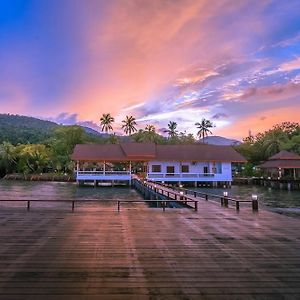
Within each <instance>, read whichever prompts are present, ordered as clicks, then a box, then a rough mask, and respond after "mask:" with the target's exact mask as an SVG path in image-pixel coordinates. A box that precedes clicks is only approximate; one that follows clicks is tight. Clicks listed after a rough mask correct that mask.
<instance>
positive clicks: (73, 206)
mask: <svg viewBox="0 0 300 300" xmlns="http://www.w3.org/2000/svg"><path fill="white" fill-rule="evenodd" d="M74 209H75V201H74V200H73V201H72V212H74Z"/></svg>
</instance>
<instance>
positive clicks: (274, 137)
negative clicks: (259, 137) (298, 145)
mask: <svg viewBox="0 0 300 300" xmlns="http://www.w3.org/2000/svg"><path fill="white" fill-rule="evenodd" d="M287 141H288V137H287V134H286V133H284V132H282V131H281V130H273V131H271V132H270V133H269V134H268V135H267V136H266V139H265V140H264V141H263V148H264V153H265V155H266V156H267V157H270V156H272V155H274V154H276V153H278V152H279V151H281V150H282V149H283V145H284V144H285V143H286V142H287Z"/></svg>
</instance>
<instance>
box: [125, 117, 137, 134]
mask: <svg viewBox="0 0 300 300" xmlns="http://www.w3.org/2000/svg"><path fill="white" fill-rule="evenodd" d="M122 123H124V124H123V125H122V129H123V130H124V132H125V133H126V134H128V135H131V134H132V133H133V132H135V131H137V129H136V127H135V125H136V121H135V118H134V117H133V116H126V118H125V120H123V121H122Z"/></svg>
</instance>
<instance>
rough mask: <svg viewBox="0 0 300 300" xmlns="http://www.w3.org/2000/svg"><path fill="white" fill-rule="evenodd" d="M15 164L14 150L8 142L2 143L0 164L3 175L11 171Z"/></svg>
mask: <svg viewBox="0 0 300 300" xmlns="http://www.w3.org/2000/svg"><path fill="white" fill-rule="evenodd" d="M16 162H17V153H16V148H15V147H14V146H13V145H12V144H11V143H9V142H3V143H2V144H1V145H0V163H1V166H2V167H3V169H5V173H8V172H10V171H11V170H12V168H13V166H14V165H15V164H16Z"/></svg>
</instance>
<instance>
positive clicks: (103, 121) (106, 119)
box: [100, 114, 115, 133]
mask: <svg viewBox="0 0 300 300" xmlns="http://www.w3.org/2000/svg"><path fill="white" fill-rule="evenodd" d="M114 121H115V119H114V118H113V117H112V116H111V114H103V115H102V117H101V118H100V125H101V131H105V132H106V133H108V132H109V131H112V130H113V127H112V123H113V122H114Z"/></svg>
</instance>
